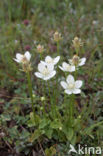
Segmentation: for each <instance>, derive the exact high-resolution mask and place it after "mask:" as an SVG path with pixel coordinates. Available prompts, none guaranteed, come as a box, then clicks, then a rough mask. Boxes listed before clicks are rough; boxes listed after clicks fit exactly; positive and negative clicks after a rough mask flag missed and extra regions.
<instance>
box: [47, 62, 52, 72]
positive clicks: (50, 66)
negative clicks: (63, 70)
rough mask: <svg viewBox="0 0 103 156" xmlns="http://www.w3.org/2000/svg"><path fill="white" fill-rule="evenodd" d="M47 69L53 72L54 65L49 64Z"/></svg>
mask: <svg viewBox="0 0 103 156" xmlns="http://www.w3.org/2000/svg"><path fill="white" fill-rule="evenodd" d="M47 68H48V70H49V71H50V72H51V71H53V69H54V65H53V64H47Z"/></svg>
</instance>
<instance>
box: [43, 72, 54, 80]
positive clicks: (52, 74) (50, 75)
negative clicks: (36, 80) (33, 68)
mask: <svg viewBox="0 0 103 156" xmlns="http://www.w3.org/2000/svg"><path fill="white" fill-rule="evenodd" d="M55 74H56V71H55V70H54V71H53V72H52V73H50V74H49V75H48V76H46V77H44V78H43V79H44V80H49V79H51V78H52V77H54V76H55Z"/></svg>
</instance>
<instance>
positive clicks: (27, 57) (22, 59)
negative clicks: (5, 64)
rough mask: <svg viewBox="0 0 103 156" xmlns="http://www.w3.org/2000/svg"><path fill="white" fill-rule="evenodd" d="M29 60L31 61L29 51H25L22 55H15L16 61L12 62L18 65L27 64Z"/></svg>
mask: <svg viewBox="0 0 103 156" xmlns="http://www.w3.org/2000/svg"><path fill="white" fill-rule="evenodd" d="M30 59H31V54H30V53H29V51H26V52H25V54H24V55H22V54H20V53H17V54H16V59H14V60H15V61H16V62H18V63H22V64H27V63H29V62H30Z"/></svg>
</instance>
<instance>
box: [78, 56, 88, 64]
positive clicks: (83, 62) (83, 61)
mask: <svg viewBox="0 0 103 156" xmlns="http://www.w3.org/2000/svg"><path fill="white" fill-rule="evenodd" d="M85 62H86V58H85V57H84V58H81V59H80V63H79V66H83V65H84V64H85Z"/></svg>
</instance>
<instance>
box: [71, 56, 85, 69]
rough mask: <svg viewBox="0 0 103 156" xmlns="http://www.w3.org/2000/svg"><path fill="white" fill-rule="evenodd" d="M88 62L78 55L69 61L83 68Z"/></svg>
mask: <svg viewBox="0 0 103 156" xmlns="http://www.w3.org/2000/svg"><path fill="white" fill-rule="evenodd" d="M85 62H86V58H85V57H83V58H80V57H79V56H78V55H74V56H73V58H72V59H69V63H70V64H71V65H72V66H73V65H74V66H76V67H78V66H83V65H84V64H85Z"/></svg>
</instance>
